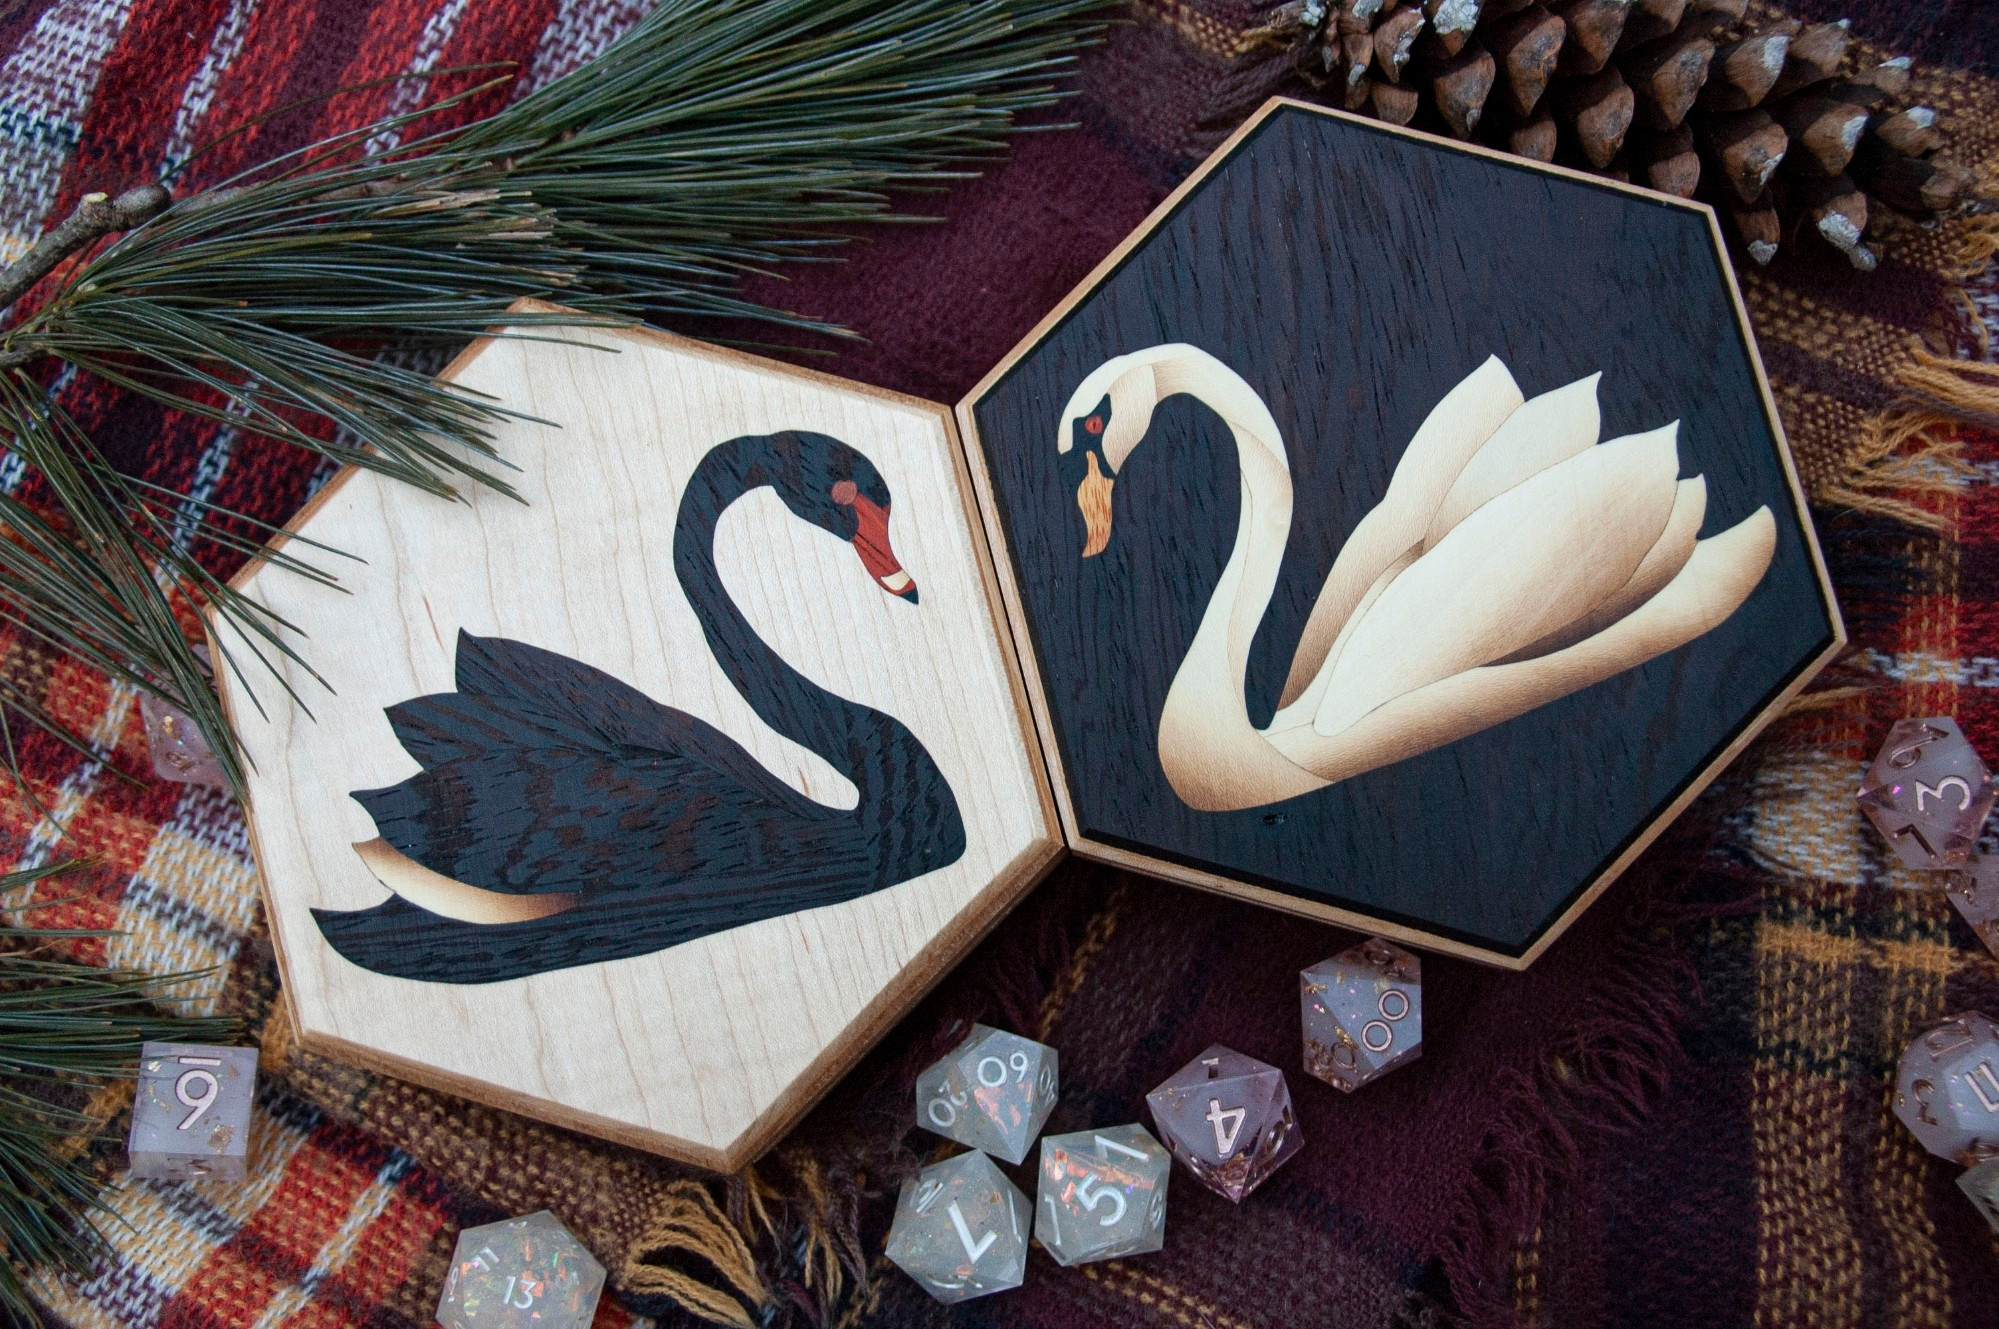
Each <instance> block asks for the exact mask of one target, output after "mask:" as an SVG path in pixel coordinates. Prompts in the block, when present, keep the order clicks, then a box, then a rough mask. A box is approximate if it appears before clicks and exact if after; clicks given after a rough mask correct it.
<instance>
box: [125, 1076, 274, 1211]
mask: <svg viewBox="0 0 1999 1329" xmlns="http://www.w3.org/2000/svg"><path fill="white" fill-rule="evenodd" d="M256 1088H257V1049H255V1048H224V1047H205V1046H203V1045H201V1044H199V1043H147V1044H145V1045H144V1046H142V1047H141V1048H140V1049H139V1085H138V1091H137V1093H136V1095H135V1097H134V1099H133V1102H132V1133H131V1135H130V1136H129V1137H128V1139H127V1141H126V1145H127V1148H128V1150H129V1152H130V1153H131V1156H132V1175H133V1176H134V1177H140V1178H149V1179H155V1180H169V1181H198V1180H203V1179H207V1178H215V1179H217V1180H221V1181H241V1180H243V1176H244V1173H245V1171H246V1170H247V1165H248V1160H249V1154H250V1103H251V1099H252V1098H253V1097H254V1095H255V1093H256Z"/></svg>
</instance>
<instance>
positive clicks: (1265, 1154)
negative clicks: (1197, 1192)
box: [1145, 1043, 1305, 1204]
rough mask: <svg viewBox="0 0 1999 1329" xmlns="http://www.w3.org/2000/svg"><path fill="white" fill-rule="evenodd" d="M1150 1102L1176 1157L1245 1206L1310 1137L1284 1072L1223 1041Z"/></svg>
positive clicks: (1212, 1186)
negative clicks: (1303, 1132)
mask: <svg viewBox="0 0 1999 1329" xmlns="http://www.w3.org/2000/svg"><path fill="white" fill-rule="evenodd" d="M1145 1101H1146V1104H1147V1106H1149V1107H1150V1108H1151V1109H1152V1121H1153V1124H1154V1125H1155V1126H1157V1127H1158V1128H1159V1138H1160V1139H1162V1140H1164V1141H1165V1142H1166V1147H1167V1148H1168V1149H1170V1150H1172V1151H1173V1156H1174V1157H1175V1158H1177V1159H1179V1160H1180V1161H1181V1163H1183V1164H1185V1165H1186V1168H1187V1170H1188V1171H1189V1172H1191V1173H1193V1174H1194V1177H1195V1179H1196V1180H1198V1181H1199V1182H1200V1183H1201V1184H1202V1185H1203V1186H1206V1187H1207V1188H1208V1189H1209V1190H1211V1191H1214V1192H1216V1193H1217V1194H1219V1195H1222V1196H1224V1197H1226V1198H1227V1199H1229V1200H1230V1201H1232V1202H1234V1203H1237V1204H1240V1203H1242V1199H1243V1197H1244V1196H1246V1195H1248V1194H1249V1193H1250V1192H1251V1191H1253V1190H1255V1189H1256V1188H1257V1187H1258V1186H1260V1185H1262V1184H1263V1179H1264V1178H1265V1177H1268V1176H1269V1175H1270V1174H1271V1173H1273V1172H1275V1171H1276V1170H1277V1169H1278V1168H1279V1167H1280V1166H1282V1165H1283V1163H1284V1161H1285V1160H1286V1159H1288V1158H1290V1157H1291V1155H1293V1154H1295V1153H1297V1152H1298V1150H1299V1148H1300V1147H1301V1146H1302V1145H1303V1144H1304V1143H1305V1141H1304V1138H1303V1137H1302V1136H1301V1135H1300V1134H1299V1133H1298V1122H1297V1119H1296V1118H1295V1117H1294V1116H1293V1115H1292V1112H1291V1089H1290V1087H1289V1086H1288V1085H1286V1084H1285V1083H1284V1072H1282V1071H1280V1070H1278V1069H1277V1068H1276V1067H1275V1066H1270V1065H1266V1064H1265V1063H1263V1062H1260V1061H1258V1060H1257V1059H1256V1058H1254V1057H1246V1056H1244V1055H1243V1054H1242V1053H1240V1052H1236V1051H1233V1050H1231V1049H1229V1048H1225V1047H1223V1046H1222V1045H1221V1044H1219V1043H1217V1044H1215V1045H1214V1046H1213V1047H1210V1048H1209V1049H1208V1050H1207V1051H1205V1052H1203V1053H1202V1054H1201V1055H1200V1056H1198V1057H1196V1058H1194V1059H1193V1060H1192V1061H1190V1062H1188V1063H1187V1064H1186V1065H1185V1066H1182V1067H1181V1068H1180V1069H1179V1070H1178V1071H1176V1072H1175V1073H1174V1075H1173V1077H1172V1078H1171V1079H1169V1080H1167V1081H1166V1083H1164V1084H1162V1085H1160V1086H1159V1087H1158V1088H1157V1089H1154V1090H1153V1091H1152V1092H1151V1093H1149V1094H1147V1095H1146V1096H1145Z"/></svg>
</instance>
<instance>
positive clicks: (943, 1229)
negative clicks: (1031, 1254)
mask: <svg viewBox="0 0 1999 1329" xmlns="http://www.w3.org/2000/svg"><path fill="white" fill-rule="evenodd" d="M1030 1221H1031V1220H1030V1218H1029V1216H1028V1213H1027V1197H1026V1196H1025V1195H1022V1194H1021V1193H1020V1191H1019V1189H1018V1188H1017V1187H1015V1186H1014V1184H1013V1183H1012V1182H1010V1181H1008V1180H1007V1179H1006V1178H1005V1177H1004V1176H1002V1175H1001V1174H1000V1170H999V1168H998V1167H996V1166H994V1164H993V1160H992V1159H990V1158H987V1157H986V1156H985V1155H984V1154H982V1153H979V1152H978V1151H976V1150H974V1151H973V1152H971V1153H969V1154H959V1155H958V1156H957V1157H956V1158H947V1159H945V1160H944V1161H943V1162H942V1163H936V1164H933V1165H931V1166H930V1167H927V1168H925V1169H923V1171H921V1172H919V1173H917V1174H916V1175H915V1176H914V1177H911V1178H910V1179H909V1180H908V1181H905V1182H903V1183H902V1196H901V1198H900V1199H898V1200H897V1201H896V1206H895V1222H894V1224H893V1225H892V1226H891V1227H890V1228H889V1232H888V1258H889V1259H890V1260H892V1261H893V1262H894V1263H895V1265H896V1266H897V1267H898V1268H900V1269H901V1270H902V1271H903V1272H904V1273H906V1274H908V1275H909V1276H910V1277H911V1278H913V1279H915V1280H916V1281H917V1282H918V1283H920V1284H922V1286H923V1290H924V1291H926V1292H928V1293H929V1294H930V1295H931V1296H933V1297H935V1298H937V1300H939V1301H942V1302H946V1303H949V1302H954V1301H968V1300H970V1299H971V1298H973V1297H983V1296H987V1295H989V1294H991V1293H994V1292H1005V1291H1007V1290H1008V1289H1009V1288H1016V1287H1019V1286H1020V1281H1021V1279H1022V1278H1023V1277H1025V1276H1026V1273H1027V1233H1028V1224H1029V1223H1030Z"/></svg>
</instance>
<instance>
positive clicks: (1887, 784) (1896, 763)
mask: <svg viewBox="0 0 1999 1329" xmlns="http://www.w3.org/2000/svg"><path fill="white" fill-rule="evenodd" d="M1992 798H1993V789H1992V776H1991V773H1990V772H1989V771H1987V770H1986V769H1985V763H1984V762H1982V761H1980V760H1979V759H1978V753H1977V751H1976V750H1975V749H1974V748H1973V747H1972V746H1971V744H1970V742H1969V741H1968V740H1967V739H1966V738H1965V737H1964V734H1963V733H1962V732H1960V731H1959V729H1958V727H1957V721H1955V720H1953V719H1951V718H1950V717H1948V716H1941V715H1939V716H1931V717H1930V718H1928V719H1924V720H1897V721H1896V722H1895V727H1894V728H1892V729H1890V730H1889V731H1888V741H1887V742H1886V743H1883V744H1882V745H1881V755H1880V756H1878V757H1876V758H1875V759H1874V764H1873V765H1872V766H1871V767H1869V768H1868V770H1867V780H1866V782H1865V783H1864V784H1862V785H1861V786H1860V806H1861V807H1863V808H1865V809H1866V811H1867V815H1868V817H1869V818H1870V819H1871V820H1872V821H1873V822H1874V825H1875V826H1876V827H1878V828H1879V829H1880V831H1881V834H1883V835H1885V836H1887V837H1888V843H1889V844H1890V845H1891V846H1893V848H1894V850H1895V853H1896V854H1897V855H1898V856H1899V857H1900V858H1901V860H1902V861H1903V862H1904V863H1906V864H1908V865H1909V866H1910V867H1912V868H1958V867H1963V866H1964V864H1965V861H1966V860H1967V859H1969V858H1970V857H1971V851H1972V849H1973V848H1974V847H1975V846H1976V845H1977V844H1978V833H1979V832H1980V831H1981V830H1983V829H1984V826H1985V817H1986V814H1987V813H1989V812H1991V811H1992Z"/></svg>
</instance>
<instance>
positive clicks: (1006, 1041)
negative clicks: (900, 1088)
mask: <svg viewBox="0 0 1999 1329" xmlns="http://www.w3.org/2000/svg"><path fill="white" fill-rule="evenodd" d="M1059 1084H1060V1079H1059V1070H1058V1059H1057V1057H1056V1054H1055V1049H1054V1048H1052V1047H1049V1046H1048V1045H1047V1044H1045V1043H1037V1042H1035V1041H1034V1040H1033V1039H1030V1038H1022V1037H1021V1036H1020V1035H1018V1034H1009V1033H1007V1032H1006V1031H1005V1030H1002V1029H994V1028H992V1027H991V1026H989V1025H983V1024H975V1025H973V1026H972V1032H971V1033H969V1034H967V1035H966V1036H965V1040H964V1041H963V1042H961V1043H959V1044H958V1046H957V1047H955V1048H952V1049H951V1051H950V1053H949V1054H947V1055H946V1056H945V1057H944V1059H943V1060H941V1061H939V1062H937V1063H936V1064H935V1065H933V1066H931V1067H930V1069H929V1070H926V1071H924V1072H923V1074H921V1075H919V1076H917V1077H916V1120H917V1123H918V1124H919V1125H922V1126H924V1127H925V1128H927V1129H929V1130H933V1131H935V1132H937V1133H938V1134H939V1135H942V1136H944V1137H945V1138H946V1139H951V1140H956V1141H957V1142H958V1143H959V1144H963V1145H969V1146H970V1147H972V1148H974V1149H982V1150H984V1151H985V1152H986V1153H989V1154H991V1155H992V1156H993V1157H995V1158H1003V1159H1005V1160H1006V1161H1007V1162H1009V1163H1018V1162H1020V1161H1021V1160H1022V1159H1023V1158H1026V1157H1027V1150H1028V1146H1029V1145H1032V1144H1033V1143H1034V1137H1035V1136H1037V1135H1039V1134H1040V1133H1041V1127H1042V1124H1043V1123H1044V1122H1046V1121H1047V1120H1048V1114H1049V1113H1050V1112H1051V1111H1053V1110H1054V1108H1055V1095H1056V1091H1057V1089H1058V1087H1059Z"/></svg>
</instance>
